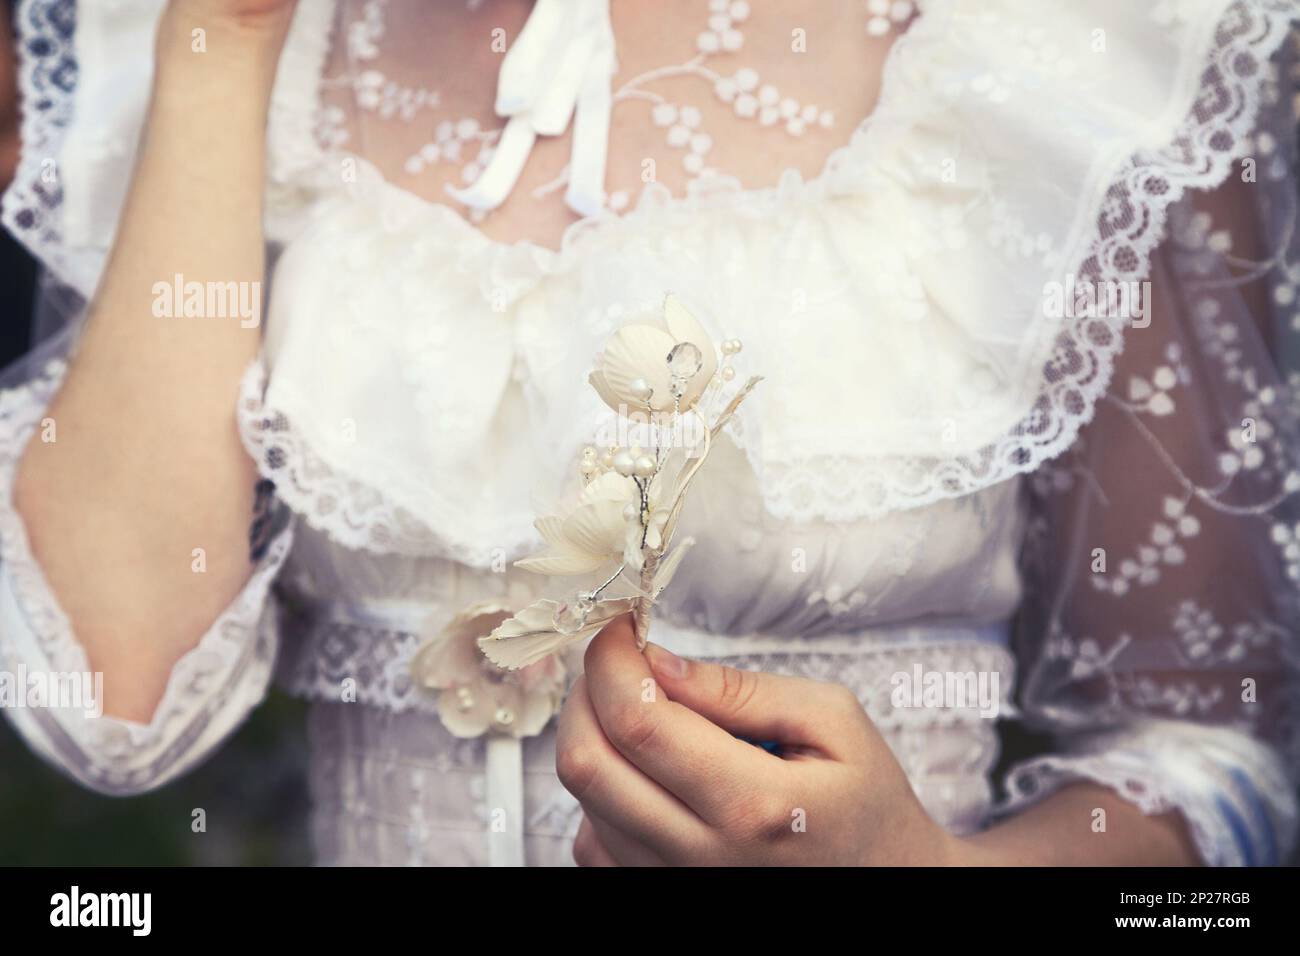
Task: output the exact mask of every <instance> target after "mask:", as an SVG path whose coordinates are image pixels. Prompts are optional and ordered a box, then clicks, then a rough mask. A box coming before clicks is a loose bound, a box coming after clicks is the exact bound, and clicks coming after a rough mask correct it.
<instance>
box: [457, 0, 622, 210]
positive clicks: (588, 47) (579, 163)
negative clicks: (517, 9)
mask: <svg viewBox="0 0 1300 956" xmlns="http://www.w3.org/2000/svg"><path fill="white" fill-rule="evenodd" d="M616 69H617V66H616V63H615V59H614V31H613V28H612V27H611V25H610V19H609V0H537V3H536V5H535V6H534V7H533V12H532V13H531V14H529V16H528V20H527V22H526V23H525V24H524V28H523V30H522V31H520V33H519V36H518V37H517V38H516V39H515V42H514V43H513V44H512V45H511V46H510V49H509V51H507V53H506V55H505V59H504V60H503V61H502V63H501V72H500V75H499V76H498V78H497V99H496V107H495V109H496V112H497V115H498V116H501V117H502V118H505V119H506V120H507V122H506V126H505V129H504V130H503V131H502V133H501V138H500V139H499V140H498V141H497V145H496V150H495V151H494V152H493V155H492V159H491V161H490V162H489V163H488V165H487V167H486V168H485V169H484V170H483V172H482V173H481V174H480V175H479V177H478V179H477V180H475V181H474V183H472V184H471V185H469V186H467V187H466V188H464V189H455V188H452V187H450V186H449V187H447V191H448V192H449V193H450V194H451V195H452V196H453V197H455V198H456V199H457V200H458V201H460V202H462V203H464V204H465V205H467V206H469V207H470V208H471V209H479V210H483V211H485V212H486V211H488V210H491V209H496V208H497V207H498V206H500V205H501V204H502V203H503V202H505V200H506V197H507V196H509V195H510V192H511V191H512V190H513V189H514V187H515V183H516V182H518V180H519V175H520V173H521V172H523V168H524V164H525V163H526V162H527V161H528V156H529V154H530V153H531V152H532V148H533V144H534V143H535V142H537V137H538V136H558V135H560V134H561V133H563V132H564V131H565V130H566V129H567V128H568V127H569V123H570V121H571V120H572V122H573V150H572V153H571V155H570V160H569V184H568V189H567V190H566V191H565V195H564V201H565V204H566V205H567V206H568V207H569V208H570V209H572V210H573V211H574V212H576V213H578V214H579V215H582V216H591V215H595V214H596V213H597V212H599V211H600V210H601V208H603V207H604V205H605V155H606V151H607V148H608V143H609V115H610V108H611V104H612V101H613V93H612V90H611V88H610V80H611V78H612V77H613V75H614V72H615V70H616Z"/></svg>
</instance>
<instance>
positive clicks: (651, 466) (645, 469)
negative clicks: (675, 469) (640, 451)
mask: <svg viewBox="0 0 1300 956" xmlns="http://www.w3.org/2000/svg"><path fill="white" fill-rule="evenodd" d="M632 472H633V474H635V475H636V476H637V477H638V478H649V477H650V476H651V475H653V474H654V473H655V460H654V459H653V458H651V457H650V456H649V455H642V456H641V457H640V458H638V459H637V460H636V461H635V462H633V463H632Z"/></svg>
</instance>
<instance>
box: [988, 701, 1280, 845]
mask: <svg viewBox="0 0 1300 956" xmlns="http://www.w3.org/2000/svg"><path fill="white" fill-rule="evenodd" d="M1079 780H1090V781H1093V782H1095V783H1100V784H1102V785H1104V786H1106V787H1109V788H1111V789H1112V790H1114V791H1115V792H1116V793H1118V794H1119V795H1120V796H1121V797H1123V798H1124V799H1125V800H1128V801H1129V802H1131V803H1133V804H1136V805H1137V807H1138V808H1139V809H1140V810H1141V811H1142V812H1143V813H1145V814H1148V815H1151V814H1158V813H1167V812H1169V811H1171V810H1177V811H1178V812H1180V813H1181V814H1182V815H1183V817H1184V819H1185V820H1186V821H1187V826H1188V830H1189V831H1190V833H1191V836H1192V840H1193V842H1194V843H1195V844H1196V849H1197V852H1198V853H1199V854H1200V856H1201V859H1202V860H1203V861H1204V862H1205V863H1206V864H1207V865H1209V866H1276V865H1277V864H1278V863H1279V862H1280V861H1281V860H1285V858H1286V855H1287V854H1288V853H1289V852H1290V849H1291V847H1292V846H1294V844H1295V836H1296V813H1297V807H1296V797H1295V794H1294V791H1293V790H1292V789H1291V785H1290V783H1289V782H1288V779H1287V775H1286V772H1285V769H1284V767H1283V766H1282V763H1281V761H1280V760H1279V759H1278V756H1277V754H1276V753H1274V751H1273V750H1271V749H1270V748H1269V747H1268V746H1267V745H1265V744H1263V743H1261V742H1260V741H1258V740H1256V739H1254V738H1252V737H1251V736H1249V735H1248V734H1245V733H1242V732H1240V731H1237V730H1232V729H1230V728H1226V727H1219V728H1213V727H1203V726H1199V725H1195V724H1191V723H1183V722H1177V721H1158V720H1157V721H1146V722H1142V723H1141V724H1138V725H1135V726H1134V727H1131V728H1129V729H1126V730H1122V731H1114V732H1108V733H1098V734H1088V735H1082V736H1080V737H1077V738H1071V739H1070V741H1069V743H1068V744H1067V746H1066V749H1065V750H1064V751H1062V752H1061V753H1057V754H1052V755H1050V756H1046V757H1039V758H1036V759H1034V760H1030V761H1027V762H1025V763H1022V764H1018V765H1017V766H1016V767H1014V768H1013V769H1012V770H1011V773H1010V775H1009V776H1008V780H1007V791H1008V794H1009V796H1008V798H1007V800H1006V801H1005V802H1004V803H1002V804H1001V805H1000V806H999V807H998V813H999V815H1006V814H1008V813H1014V812H1018V811H1020V810H1022V809H1023V808H1024V807H1026V806H1028V805H1030V804H1032V803H1037V802H1038V801H1039V800H1041V799H1043V798H1044V797H1046V796H1048V795H1050V794H1052V793H1054V792H1055V791H1057V790H1058V789H1060V788H1061V787H1062V786H1064V785H1066V784H1068V783H1072V782H1076V781H1079Z"/></svg>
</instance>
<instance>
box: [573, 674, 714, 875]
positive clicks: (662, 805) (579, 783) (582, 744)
mask: <svg viewBox="0 0 1300 956" xmlns="http://www.w3.org/2000/svg"><path fill="white" fill-rule="evenodd" d="M588 687H589V684H588V681H587V678H586V677H585V676H584V677H580V678H578V680H577V682H576V683H575V684H574V685H573V689H572V690H571V691H570V692H569V699H568V700H567V701H565V704H564V709H563V710H562V711H561V712H560V719H559V724H558V726H557V727H556V731H555V769H556V772H557V773H558V774H559V777H560V783H562V784H563V785H564V788H565V789H566V790H568V791H569V792H570V793H571V794H573V796H574V797H575V798H576V799H577V801H578V802H579V803H581V804H582V807H583V810H584V811H586V812H587V814H588V815H589V816H599V817H600V818H601V819H603V820H605V821H607V822H609V823H611V824H613V825H615V826H617V827H618V829H619V830H621V831H622V832H623V833H625V834H627V835H628V836H629V837H631V838H633V839H635V840H638V841H640V842H641V843H644V844H646V845H647V846H649V847H650V848H651V849H653V850H654V851H655V852H656V853H657V854H658V855H659V856H660V857H662V858H663V859H678V858H682V857H688V856H690V855H691V854H692V853H693V852H695V851H696V850H697V849H698V848H699V847H700V846H701V845H702V844H705V843H707V842H708V839H709V831H708V827H707V826H706V825H705V824H704V822H703V821H702V820H700V818H699V817H697V816H696V815H695V813H694V812H693V811H692V810H691V809H690V808H689V807H687V806H686V805H685V804H683V803H682V802H681V801H680V800H678V799H677V798H676V797H675V796H673V795H672V794H671V793H669V792H668V791H667V790H665V789H664V788H663V787H662V786H660V785H659V784H658V783H656V782H655V781H654V780H652V779H650V778H649V777H647V776H646V775H645V774H644V773H642V772H641V771H640V770H638V769H637V768H636V766H634V765H633V764H632V763H630V762H629V761H628V760H627V758H626V757H624V756H623V755H622V754H621V753H619V752H618V751H617V750H616V749H615V748H614V746H613V745H612V744H611V743H610V742H609V740H608V739H606V737H605V733H604V731H603V730H602V729H601V726H600V722H599V721H598V720H597V718H596V712H595V710H594V708H593V707H592V704H591V698H590V695H589V693H588Z"/></svg>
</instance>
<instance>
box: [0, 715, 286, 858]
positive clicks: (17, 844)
mask: <svg viewBox="0 0 1300 956" xmlns="http://www.w3.org/2000/svg"><path fill="white" fill-rule="evenodd" d="M305 715H306V707H305V705H304V704H303V703H301V702H300V701H297V700H294V699H292V698H289V697H286V696H285V695H283V694H280V693H273V694H272V695H271V697H270V698H268V700H267V701H266V702H265V703H264V704H263V705H262V706H261V707H259V708H257V710H255V711H254V712H253V716H252V717H251V718H249V720H248V722H247V723H246V724H244V726H243V727H242V728H240V730H239V731H238V732H237V733H236V734H235V735H234V736H233V737H232V738H231V739H230V740H228V741H227V742H226V743H225V745H224V746H223V747H222V748H221V749H220V750H219V751H217V753H216V754H215V755H214V756H213V757H212V758H211V759H210V760H208V762H206V763H204V764H203V765H202V766H200V767H199V768H197V769H196V770H194V771H193V772H192V773H190V774H188V775H186V776H184V777H181V778H180V779H179V780H176V781H174V782H172V783H171V784H168V785H167V786H166V787H163V788H162V789H161V790H157V791H155V792H153V793H147V794H144V795H142V796H138V797H127V798H120V797H104V796H100V795H99V794H97V793H93V792H91V791H89V790H86V789H84V788H83V787H81V786H78V785H77V784H75V783H73V782H72V781H71V780H69V779H68V778H67V777H65V776H63V775H62V774H60V773H59V772H58V771H55V770H53V769H52V768H50V767H49V766H48V765H47V764H46V763H45V762H44V761H42V760H40V759H39V758H38V757H36V756H35V755H33V754H32V752H31V751H30V750H28V749H27V747H26V745H25V744H24V743H23V742H22V741H21V740H20V739H19V738H18V737H17V735H15V734H14V732H13V730H12V729H11V728H10V726H9V724H8V723H7V722H6V721H5V720H3V719H0V866H32V865H34V866H150V865H151V866H191V865H197V866H238V865H244V866H254V865H277V864H278V865H306V864H310V863H311V862H312V860H311V848H310V845H309V838H308V832H307V816H308V810H309V804H308V799H307V783H306V773H305V770H306V758H307V738H306V722H305ZM197 808H202V809H203V810H205V811H206V814H207V832H206V833H194V832H192V830H191V821H192V819H193V812H194V810H195V809H197Z"/></svg>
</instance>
